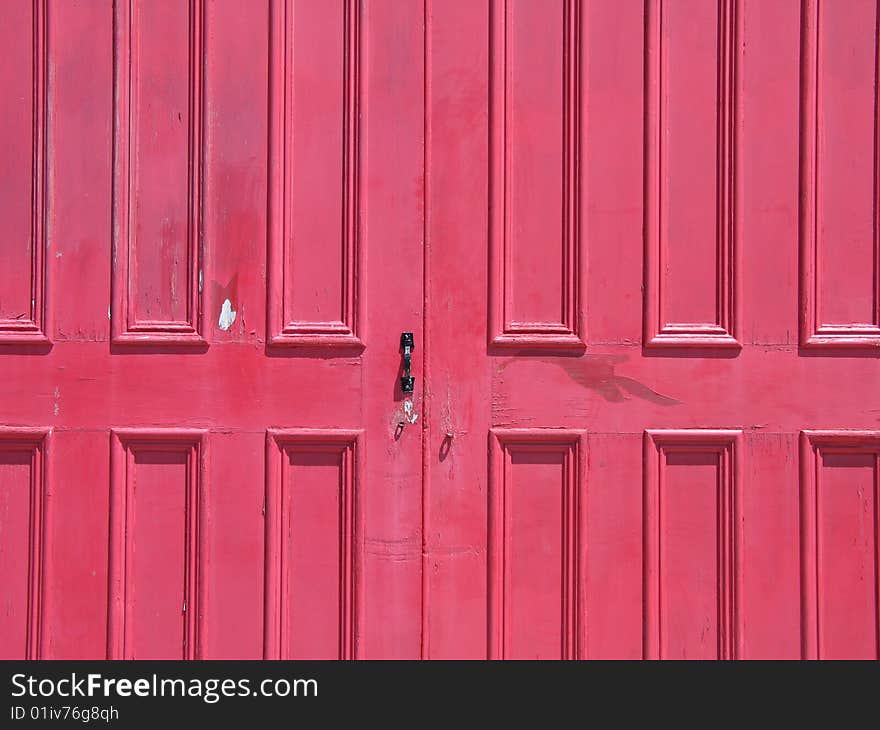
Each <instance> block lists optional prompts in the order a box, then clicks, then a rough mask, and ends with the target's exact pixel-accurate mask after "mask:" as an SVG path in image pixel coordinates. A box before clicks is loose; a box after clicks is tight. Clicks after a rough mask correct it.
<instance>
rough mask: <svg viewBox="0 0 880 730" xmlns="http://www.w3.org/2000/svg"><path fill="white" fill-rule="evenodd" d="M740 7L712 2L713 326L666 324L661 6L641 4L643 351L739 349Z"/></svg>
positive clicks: (652, 1)
mask: <svg viewBox="0 0 880 730" xmlns="http://www.w3.org/2000/svg"><path fill="white" fill-rule="evenodd" d="M742 5H743V3H742V1H741V0H719V2H718V11H719V13H720V18H719V22H720V24H721V28H722V30H721V33H719V44H720V46H719V57H718V109H719V112H718V146H717V152H716V155H717V157H716V170H717V177H718V199H717V207H716V210H717V214H716V221H717V235H716V240H715V245H716V249H717V254H716V259H717V271H716V286H715V290H716V313H717V321H716V322H667V321H666V299H665V297H666V292H665V287H664V282H663V272H664V270H665V267H666V265H667V264H666V249H667V246H668V242H667V239H666V234H665V233H664V229H663V220H662V207H661V206H662V199H663V169H662V162H661V161H662V135H661V130H662V128H663V107H664V102H663V98H662V87H663V79H662V63H663V61H662V53H663V48H662V44H663V34H662V23H661V16H662V7H663V0H646V2H645V21H646V32H645V290H644V308H645V311H644V317H645V320H644V322H645V325H644V345H645V347H648V348H663V347H671V348H677V347H684V348H688V347H717V348H738V347H741V346H742V344H741V343H740V341H739V339H738V338H737V319H738V309H739V300H740V296H739V276H738V269H739V251H740V245H739V243H740V231H741V228H742V226H741V220H740V218H741V216H740V210H741V206H740V200H741V193H740V186H741V181H740V177H739V172H738V171H739V168H740V164H739V149H740V146H741V143H740V138H741V133H742V120H741V113H740V110H741V107H742V88H741V81H740V76H741V71H740V67H741V61H742V53H741V43H742V37H743V35H742V27H743V10H742Z"/></svg>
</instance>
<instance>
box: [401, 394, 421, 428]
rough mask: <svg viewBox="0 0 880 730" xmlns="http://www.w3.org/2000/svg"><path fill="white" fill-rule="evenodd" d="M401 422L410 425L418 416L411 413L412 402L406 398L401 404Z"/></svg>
mask: <svg viewBox="0 0 880 730" xmlns="http://www.w3.org/2000/svg"><path fill="white" fill-rule="evenodd" d="M403 420H404V421H406V422H407V423H410V424H412V423H415V422H416V421H418V420H419V414H418V413H413V402H412V401H411V400H409V399H408V398H407V400H405V401H404V402H403Z"/></svg>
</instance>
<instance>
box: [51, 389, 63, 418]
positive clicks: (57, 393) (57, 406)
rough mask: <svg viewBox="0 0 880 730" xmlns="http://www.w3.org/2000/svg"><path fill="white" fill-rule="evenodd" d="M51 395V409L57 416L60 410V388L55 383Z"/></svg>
mask: <svg viewBox="0 0 880 730" xmlns="http://www.w3.org/2000/svg"><path fill="white" fill-rule="evenodd" d="M52 395H53V396H54V397H55V405H54V406H53V408H52V411H53V413H54V414H55V415H56V416H57V415H58V414H59V413H60V412H61V403H60V401H61V388H59V387H58V386H57V385H56V386H55V392H54V393H53V394H52Z"/></svg>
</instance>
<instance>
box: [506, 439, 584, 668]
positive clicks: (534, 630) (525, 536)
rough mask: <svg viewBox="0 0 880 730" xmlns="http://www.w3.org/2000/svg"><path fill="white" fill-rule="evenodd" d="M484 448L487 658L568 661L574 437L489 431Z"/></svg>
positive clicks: (572, 622) (575, 522)
mask: <svg viewBox="0 0 880 730" xmlns="http://www.w3.org/2000/svg"><path fill="white" fill-rule="evenodd" d="M490 443H491V447H492V451H493V457H492V477H491V480H490V498H489V499H490V517H489V520H490V528H489V529H490V535H489V550H490V552H489V576H490V577H489V584H490V586H489V592H490V618H489V620H490V636H489V642H490V657H491V658H496V659H498V658H505V659H573V658H576V657H577V656H578V655H579V653H580V652H581V650H582V641H581V640H580V637H579V635H578V631H579V629H580V628H583V622H582V620H581V613H582V605H583V604H582V601H580V600H579V598H578V585H579V583H578V571H579V569H581V568H582V560H581V559H580V551H581V549H582V545H583V543H582V542H581V538H582V529H581V522H580V519H581V518H580V513H579V511H578V505H579V504H580V498H581V494H582V490H583V475H582V461H581V457H580V453H581V447H580V444H581V436H580V434H578V433H576V432H559V431H555V430H553V429H531V430H524V431H509V430H493V432H492V436H491V437H490ZM582 584H583V583H582V581H581V583H580V585H582ZM579 606H580V608H579Z"/></svg>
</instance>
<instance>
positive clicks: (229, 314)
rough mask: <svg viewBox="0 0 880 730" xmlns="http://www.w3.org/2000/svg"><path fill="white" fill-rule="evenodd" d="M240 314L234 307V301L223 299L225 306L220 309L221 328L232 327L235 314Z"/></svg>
mask: <svg viewBox="0 0 880 730" xmlns="http://www.w3.org/2000/svg"><path fill="white" fill-rule="evenodd" d="M236 314H238V312H236V311H235V310H234V309H233V308H232V302H230V301H229V300H228V299H225V300H223V307H222V308H221V309H220V322H219V325H220V329H221V330H228V329H229V328H230V327H232V323H233V322H235V315H236Z"/></svg>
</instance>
